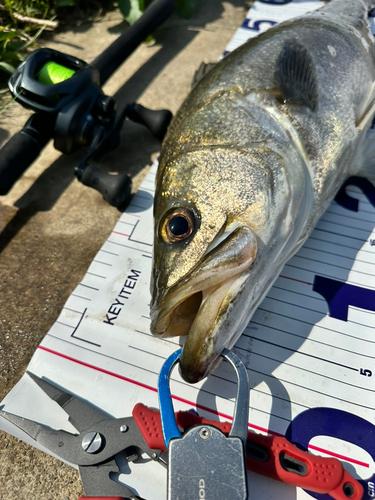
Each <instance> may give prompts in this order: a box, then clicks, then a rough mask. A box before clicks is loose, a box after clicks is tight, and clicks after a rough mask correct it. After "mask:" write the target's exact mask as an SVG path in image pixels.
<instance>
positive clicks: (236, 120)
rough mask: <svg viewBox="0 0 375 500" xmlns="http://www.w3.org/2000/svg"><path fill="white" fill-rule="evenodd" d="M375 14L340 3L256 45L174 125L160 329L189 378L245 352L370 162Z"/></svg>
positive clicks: (164, 194)
mask: <svg viewBox="0 0 375 500" xmlns="http://www.w3.org/2000/svg"><path fill="white" fill-rule="evenodd" d="M374 6H375V1H370V0H366V1H363V0H350V1H348V0H331V2H330V3H329V4H328V5H327V6H325V7H324V8H322V9H320V10H318V11H316V12H313V13H310V14H307V15H305V16H303V17H300V18H297V19H294V20H291V21H288V22H285V23H282V24H280V25H278V26H276V27H274V28H272V29H270V30H268V31H267V32H265V33H263V34H262V35H260V36H259V37H257V38H255V39H251V40H250V41H248V42H247V43H245V44H244V45H243V46H241V47H239V48H238V49H237V50H236V51H234V52H233V53H231V54H229V55H228V56H227V57H226V58H224V59H223V60H222V61H221V62H220V63H218V64H217V65H216V66H215V67H214V68H213V69H212V70H211V71H210V72H209V73H208V74H207V75H206V76H205V77H204V78H203V79H202V81H201V82H199V83H198V85H197V86H196V87H195V88H194V89H193V91H192V92H191V94H190V95H189V96H188V98H187V99H186V101H185V102H184V104H183V105H182V107H181V109H180V110H179V112H178V113H177V115H176V116H175V118H174V119H173V121H172V124H171V125H170V127H169V130H168V133H167V136H166V138H165V140H164V143H163V146H162V151H161V156H160V166H159V170H158V174H157V181H156V195H155V206H154V216H155V241H154V260H153V275H152V285H151V288H152V303H151V319H152V325H151V330H152V333H154V334H155V335H159V336H163V337H168V336H175V335H187V338H186V342H185V345H184V347H183V353H182V358H181V364H180V371H181V374H182V376H183V378H184V379H185V380H187V381H188V382H192V383H194V382H197V381H198V380H200V379H202V378H204V377H205V376H207V375H208V374H209V373H210V372H211V371H212V370H213V369H214V368H215V366H216V365H217V363H218V360H219V355H220V353H221V352H222V350H223V349H224V348H225V347H226V348H231V347H232V346H233V345H234V343H235V342H236V340H237V339H238V337H239V336H240V335H241V333H242V331H243V330H244V328H245V327H246V325H247V324H248V322H249V320H250V318H251V316H252V315H253V313H254V311H255V310H256V308H257V306H258V305H259V303H260V302H261V301H262V300H263V298H264V296H265V295H266V293H267V291H268V290H269V288H270V286H271V285H272V283H273V282H274V281H275V279H276V278H277V277H278V275H279V273H280V270H281V269H282V267H283V265H284V264H285V262H286V261H287V260H288V259H289V258H290V257H291V256H292V255H293V254H294V253H295V252H296V251H297V250H298V249H299V248H300V246H301V245H302V244H303V242H304V241H305V240H306V238H307V237H308V235H309V234H310V232H311V231H312V229H313V228H314V225H315V224H316V222H317V221H318V219H319V218H320V216H321V215H322V213H323V212H324V211H325V210H326V208H327V207H328V205H329V204H330V203H331V201H332V200H333V198H334V196H335V195H336V193H337V191H338V189H339V188H340V186H341V185H342V183H343V182H344V181H345V179H346V178H347V177H349V176H350V175H353V174H360V173H361V170H363V169H364V167H365V166H366V165H365V164H366V162H367V163H368V158H367V157H368V151H371V147H369V146H368V139H367V140H365V135H366V132H367V129H368V128H369V126H370V124H371V121H372V119H373V116H374V113H375V105H374V102H375V101H374V98H375V91H374V82H375V46H374V39H373V37H372V35H371V33H370V31H369V28H368V25H367V12H368V10H370V9H371V8H372V7H374ZM370 163H371V162H370ZM371 165H372V163H371Z"/></svg>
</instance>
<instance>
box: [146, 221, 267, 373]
mask: <svg viewBox="0 0 375 500" xmlns="http://www.w3.org/2000/svg"><path fill="white" fill-rule="evenodd" d="M226 234H228V233H226ZM256 252H257V242H256V238H255V235H254V233H253V231H252V230H251V229H249V228H248V227H246V226H240V227H236V228H235V229H234V230H232V231H231V232H230V233H229V235H225V239H224V240H223V237H220V238H217V240H216V242H214V243H213V244H211V246H210V247H209V249H208V251H207V252H206V254H205V256H204V257H203V260H202V261H201V262H200V264H198V266H197V267H195V268H194V269H193V271H191V272H190V273H189V274H188V275H187V276H186V277H185V278H184V280H183V281H182V282H179V283H177V284H176V285H174V286H173V287H172V288H170V289H169V290H167V291H166V293H165V294H164V296H162V297H161V299H160V300H159V301H158V303H157V304H154V306H153V307H152V309H151V319H152V322H151V331H152V333H153V334H154V335H155V336H160V337H163V338H166V337H175V336H181V335H187V339H186V342H185V345H184V347H183V350H182V354H181V359H180V373H181V376H182V377H183V379H184V380H185V381H186V382H189V383H196V382H198V381H199V380H201V379H202V378H204V377H206V376H207V375H208V373H210V372H211V371H212V369H213V368H214V366H216V365H215V361H216V360H217V358H218V357H219V356H220V353H221V352H222V350H223V349H224V348H225V347H231V345H230V344H231V342H232V339H233V332H232V333H231V332H230V329H228V328H224V327H223V326H224V325H223V323H224V321H223V320H224V319H225V315H226V312H227V310H228V309H229V308H230V304H231V301H232V300H233V298H234V297H235V296H236V295H237V293H238V291H239V289H240V285H241V283H242V281H243V280H242V279H241V277H242V276H243V275H244V272H245V271H246V270H247V269H248V268H249V267H250V266H251V264H252V263H253V261H254V259H255V256H256ZM234 333H236V332H234Z"/></svg>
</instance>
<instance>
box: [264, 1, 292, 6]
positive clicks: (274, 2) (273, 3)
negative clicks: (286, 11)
mask: <svg viewBox="0 0 375 500" xmlns="http://www.w3.org/2000/svg"><path fill="white" fill-rule="evenodd" d="M258 1H259V2H260V3H269V4H271V5H286V4H287V3H290V2H291V1H292V0H258Z"/></svg>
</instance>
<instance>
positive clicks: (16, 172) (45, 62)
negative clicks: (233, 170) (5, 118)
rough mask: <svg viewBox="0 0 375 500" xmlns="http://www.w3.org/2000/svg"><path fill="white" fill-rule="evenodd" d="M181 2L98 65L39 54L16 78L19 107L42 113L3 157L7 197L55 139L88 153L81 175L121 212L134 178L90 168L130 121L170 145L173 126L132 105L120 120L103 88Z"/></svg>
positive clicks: (1, 178) (157, 5)
mask: <svg viewBox="0 0 375 500" xmlns="http://www.w3.org/2000/svg"><path fill="white" fill-rule="evenodd" d="M174 9H175V0H154V1H153V2H152V3H151V4H150V5H149V7H148V8H147V9H146V10H145V12H144V14H143V15H142V16H141V17H140V18H139V19H138V20H137V21H136V22H135V23H134V24H133V25H132V26H130V27H129V28H128V29H127V30H126V31H125V32H124V33H123V34H122V35H121V36H120V37H119V38H117V39H116V40H115V41H114V42H113V43H112V44H111V45H110V46H109V47H107V49H105V50H104V52H103V53H102V54H100V55H99V56H98V57H97V58H96V59H95V60H94V61H93V62H92V64H87V63H86V62H84V61H82V60H80V59H78V58H76V57H73V56H70V55H68V54H65V53H61V52H58V51H56V50H52V49H39V50H36V51H34V52H32V53H31V54H30V55H28V56H27V58H26V59H25V61H24V62H23V63H22V64H21V65H20V66H19V67H18V68H17V69H16V70H15V71H14V73H13V74H12V75H11V77H10V78H9V81H8V86H9V89H10V91H11V93H12V94H13V96H14V98H15V100H16V101H17V102H19V103H20V104H21V105H22V106H24V107H25V108H28V109H31V110H32V111H34V114H33V115H31V117H30V118H29V119H28V121H27V122H26V124H25V126H24V127H23V128H22V130H20V131H19V132H17V133H16V134H15V135H14V136H13V137H11V139H10V140H9V141H8V142H7V143H6V144H5V145H4V146H3V148H2V149H1V150H0V195H6V194H7V193H8V192H9V190H10V189H11V188H12V186H13V185H14V183H15V182H16V181H17V180H18V179H19V178H20V177H21V175H22V174H23V172H24V171H25V170H26V169H27V168H28V167H29V166H30V165H31V164H32V163H33V162H34V161H35V160H36V158H37V157H38V156H39V154H40V153H41V151H42V150H43V149H44V147H45V146H46V145H47V144H48V142H49V141H50V140H51V139H53V141H54V147H55V149H57V150H59V151H61V152H62V153H64V154H71V153H74V152H75V151H77V150H79V149H80V148H82V147H86V148H87V149H86V153H85V155H84V157H83V159H82V161H81V162H80V164H79V165H78V166H76V167H75V169H74V171H75V175H76V177H77V178H78V180H79V181H80V182H82V183H83V184H85V185H86V186H89V187H92V188H94V189H96V190H97V191H99V192H100V193H101V194H102V195H103V198H104V199H105V200H106V201H107V202H108V203H109V204H110V205H113V206H115V207H118V208H120V209H121V208H122V207H124V206H125V205H126V204H127V202H128V200H129V198H130V193H131V185H132V183H131V179H130V177H129V176H128V175H127V174H117V175H111V174H109V173H107V172H104V171H103V170H101V169H99V168H98V167H97V166H95V165H94V164H92V163H90V160H92V159H93V158H94V156H95V158H98V157H99V156H102V155H104V154H105V153H106V152H108V151H110V150H113V149H115V148H116V147H118V146H119V143H120V131H121V127H122V125H123V123H124V120H125V119H126V118H128V119H130V120H132V121H134V122H137V123H141V124H143V125H145V126H146V127H147V128H148V129H149V130H150V132H151V133H152V134H153V135H154V136H155V137H156V138H157V139H159V140H162V139H163V137H164V135H165V133H166V130H167V127H168V125H169V123H170V121H171V119H172V113H171V112H170V111H168V110H151V109H148V108H145V107H144V106H141V105H140V104H136V103H132V104H128V105H127V106H126V107H125V109H124V111H123V112H122V113H121V114H120V116H118V117H117V115H116V101H115V99H114V98H113V97H110V96H107V95H105V94H104V93H103V91H102V89H101V86H102V85H103V84H104V83H105V82H106V81H107V80H108V79H109V78H110V76H111V75H112V74H113V73H114V72H115V71H116V69H117V68H118V67H119V66H120V65H121V64H122V63H123V62H124V61H125V59H126V58H127V57H128V56H129V55H130V54H131V53H132V52H133V51H134V50H135V49H136V48H137V47H138V46H139V45H140V44H141V43H142V42H143V41H144V40H145V39H146V38H147V36H149V35H150V34H151V33H153V32H154V31H155V30H156V29H157V28H158V27H159V26H160V25H161V24H162V23H163V22H164V21H165V20H166V19H167V18H168V17H169V16H170V15H171V14H172V12H173V11H174Z"/></svg>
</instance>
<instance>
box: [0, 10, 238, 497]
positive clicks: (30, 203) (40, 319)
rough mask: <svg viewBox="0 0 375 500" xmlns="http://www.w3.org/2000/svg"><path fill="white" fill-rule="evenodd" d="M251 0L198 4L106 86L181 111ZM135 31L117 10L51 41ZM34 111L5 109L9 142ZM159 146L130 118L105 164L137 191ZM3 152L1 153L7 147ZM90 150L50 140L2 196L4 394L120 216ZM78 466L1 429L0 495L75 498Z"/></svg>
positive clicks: (89, 56)
mask: <svg viewBox="0 0 375 500" xmlns="http://www.w3.org/2000/svg"><path fill="white" fill-rule="evenodd" d="M247 8H248V6H247V5H246V3H245V1H243V0H228V1H225V2H221V1H219V0H205V1H204V2H198V5H197V8H196V10H195V12H194V15H193V17H192V18H191V19H190V20H184V19H181V18H179V17H177V15H173V16H172V17H171V18H170V19H169V20H168V21H167V22H166V23H165V24H164V25H163V26H162V27H161V28H160V29H159V30H158V31H157V32H156V33H155V42H154V43H151V44H148V45H142V46H141V47H139V48H138V49H137V50H136V51H135V52H134V53H133V54H132V56H131V57H130V58H129V59H128V60H127V61H126V62H125V64H124V65H123V66H122V67H121V68H120V69H119V70H118V71H117V72H116V73H115V74H114V75H113V77H112V78H111V79H110V80H109V81H108V83H107V84H106V85H105V87H104V92H105V93H106V94H107V95H114V96H115V98H116V101H117V104H118V108H119V109H120V110H121V109H122V108H123V107H124V106H125V105H126V104H127V103H129V102H133V101H137V102H140V103H141V104H143V105H145V106H147V107H150V108H153V109H162V108H167V109H170V110H171V111H172V112H173V113H175V112H176V110H177V109H178V107H179V106H180V105H181V103H182V101H183V99H184V98H185V97H186V95H187V94H188V92H189V90H190V85H191V81H192V78H193V75H194V72H195V70H196V69H197V68H198V67H199V65H200V63H201V62H202V61H205V62H212V61H216V60H217V59H218V57H219V55H220V54H221V53H222V52H223V50H224V48H225V46H226V44H227V43H228V41H229V40H230V39H231V38H232V36H233V35H234V33H235V31H236V28H237V27H238V26H240V24H241V23H242V20H243V18H244V15H245V12H246V11H247ZM125 29H126V26H125V23H124V22H123V21H122V18H121V15H120V14H119V13H118V12H110V13H108V14H106V15H105V16H104V17H102V18H101V19H100V20H98V21H96V22H94V23H92V22H88V23H83V24H82V25H81V26H77V27H75V28H74V29H72V30H70V31H67V32H61V33H59V34H57V35H55V36H54V37H53V39H52V40H50V41H48V46H49V47H51V48H54V49H56V50H59V51H62V52H67V53H69V54H72V55H75V56H77V57H79V58H80V59H83V60H85V61H87V62H90V61H92V60H93V59H94V58H95V57H96V56H97V55H99V54H100V53H101V52H102V51H103V50H104V49H105V48H106V47H107V46H108V45H109V44H110V43H111V42H112V41H114V40H115V39H116V38H117V37H118V36H119V35H120V34H121V33H122V32H123V31H124V30H125ZM28 115H29V113H28V112H27V111H26V110H24V109H23V108H22V107H21V106H19V105H18V104H16V103H14V104H12V105H11V106H9V107H8V109H7V110H6V112H5V113H3V114H2V115H0V145H1V144H2V143H5V142H6V141H7V139H9V137H11V136H12V135H13V134H14V133H15V132H17V131H18V130H19V129H20V128H22V126H23V124H24V123H25V121H26V119H27V117H28ZM159 149H160V143H159V142H158V141H157V140H156V139H154V138H153V137H152V136H151V134H150V133H149V132H148V131H147V130H146V129H145V128H144V127H142V126H140V125H136V124H134V123H131V122H126V123H125V125H124V128H123V131H122V136H121V145H120V147H119V148H118V149H117V150H115V151H113V152H111V153H109V154H108V155H107V156H106V157H104V158H103V160H102V161H101V164H100V166H101V167H103V168H107V169H109V168H111V170H116V171H118V172H125V171H126V172H128V173H130V175H131V176H132V177H133V183H134V188H133V189H134V190H136V189H137V186H138V185H139V183H140V181H141V179H142V178H143V177H144V175H145V174H146V172H147V170H148V168H149V165H150V164H151V163H152V160H153V159H154V158H155V156H156V155H157V153H158V151H159ZM0 154H1V153H0ZM81 156H82V154H81V153H77V154H75V155H73V156H71V157H67V156H62V155H61V154H60V153H59V152H58V151H56V150H55V149H54V148H53V146H52V144H49V145H48V146H47V148H46V149H45V151H44V152H43V154H42V155H41V156H40V158H39V159H38V160H37V161H36V162H35V163H34V164H33V165H32V166H31V167H30V168H29V169H28V170H27V171H26V172H25V174H24V175H23V177H22V178H21V179H20V180H19V182H18V183H17V184H16V185H15V186H14V188H13V189H12V190H11V192H10V193H9V194H8V195H7V196H3V197H0V324H1V328H0V400H1V399H2V398H3V397H4V396H5V394H6V393H7V392H8V391H9V390H10V389H11V388H12V387H13V386H14V385H15V384H16V382H17V381H18V380H19V379H20V377H21V376H22V374H23V372H24V370H25V369H26V367H27V364H28V362H29V360H30V358H31V356H32V354H33V352H34V350H35V349H36V347H37V345H38V344H39V342H40V341H41V339H42V338H43V336H44V335H45V334H46V333H47V332H48V330H49V328H50V327H51V326H52V324H53V323H54V321H55V320H56V319H57V317H58V315H59V312H60V310H61V308H62V307H63V305H64V303H65V301H66V300H67V298H68V297H69V295H70V294H71V292H72V291H73V289H74V288H75V287H76V286H77V284H78V283H79V282H80V281H81V279H82V277H83V275H84V274H85V272H86V269H87V268H88V266H89V264H90V262H91V261H92V259H93V258H94V256H95V255H96V253H97V252H98V250H99V249H100V247H101V246H102V244H103V243H104V241H105V240H106V238H107V237H108V235H109V233H110V232H111V230H112V228H113V226H114V225H115V223H116V221H117V220H118V218H119V215H120V213H119V211H118V210H117V209H116V208H114V207H111V206H109V205H108V204H107V203H106V202H105V201H104V200H103V199H102V196H101V195H100V194H99V193H98V192H96V191H94V190H92V189H89V188H86V187H85V186H83V185H82V184H80V183H79V182H78V181H77V180H76V179H75V178H74V174H73V167H74V166H75V165H76V164H77V163H78V162H79V160H80V158H81ZM81 495H83V490H82V486H81V482H80V479H79V474H78V472H77V471H76V470H75V469H72V468H70V467H68V466H67V465H64V464H62V463H61V462H59V461H57V460H55V459H53V458H51V457H49V456H47V455H44V454H42V453H41V452H39V451H37V450H35V449H33V448H31V447H30V446H28V445H26V444H24V443H22V442H19V441H18V440H17V439H15V438H13V437H11V436H9V435H6V434H5V433H3V432H0V498H1V499H3V500H15V499H17V500H31V499H38V500H76V499H77V498H78V497H79V496H81Z"/></svg>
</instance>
